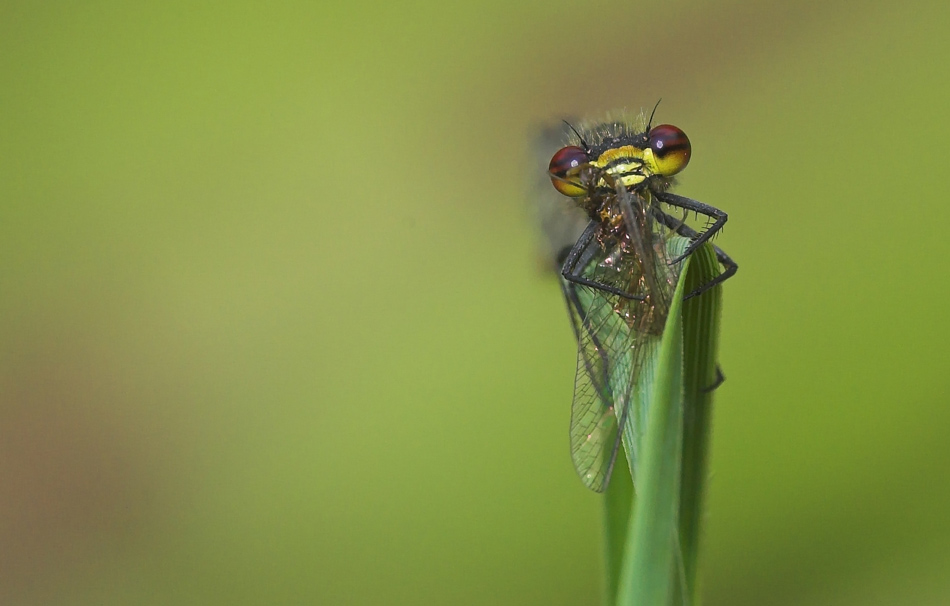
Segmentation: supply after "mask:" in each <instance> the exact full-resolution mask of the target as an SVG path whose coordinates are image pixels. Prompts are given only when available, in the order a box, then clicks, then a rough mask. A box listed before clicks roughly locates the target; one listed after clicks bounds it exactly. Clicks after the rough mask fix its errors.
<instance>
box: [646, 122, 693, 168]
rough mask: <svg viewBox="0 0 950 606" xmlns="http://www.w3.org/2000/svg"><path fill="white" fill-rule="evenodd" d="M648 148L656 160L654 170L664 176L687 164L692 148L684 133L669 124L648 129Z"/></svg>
mask: <svg viewBox="0 0 950 606" xmlns="http://www.w3.org/2000/svg"><path fill="white" fill-rule="evenodd" d="M649 146H650V149H652V150H653V158H654V159H655V161H656V171H657V173H659V174H660V175H663V176H664V177H670V176H672V175H675V174H676V173H678V172H680V171H681V170H683V169H684V168H686V165H687V164H689V156H690V153H691V151H692V148H691V147H690V144H689V139H687V138H686V133H684V132H683V131H681V130H680V129H678V128H676V127H675V126H672V125H670V124H661V125H659V126H655V127H653V129H652V130H650V141H649Z"/></svg>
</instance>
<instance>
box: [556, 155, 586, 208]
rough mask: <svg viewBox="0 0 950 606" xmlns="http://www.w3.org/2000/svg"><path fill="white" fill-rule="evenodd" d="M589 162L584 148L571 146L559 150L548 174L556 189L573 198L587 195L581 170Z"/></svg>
mask: <svg viewBox="0 0 950 606" xmlns="http://www.w3.org/2000/svg"><path fill="white" fill-rule="evenodd" d="M589 161H590V160H589V159H588V158H587V152H586V151H584V148H582V147H578V146H576V145H569V146H567V147H562V148H561V149H559V150H558V151H557V153H556V154H554V157H553V158H551V163H550V164H549V165H548V174H549V175H550V176H551V183H553V184H554V189H556V190H558V191H559V192H561V193H562V194H564V195H565V196H570V197H572V198H579V197H580V196H583V195H584V194H586V193H587V188H585V187H584V184H583V183H582V182H581V169H583V168H584V167H585V166H586V165H587V163H588V162H589Z"/></svg>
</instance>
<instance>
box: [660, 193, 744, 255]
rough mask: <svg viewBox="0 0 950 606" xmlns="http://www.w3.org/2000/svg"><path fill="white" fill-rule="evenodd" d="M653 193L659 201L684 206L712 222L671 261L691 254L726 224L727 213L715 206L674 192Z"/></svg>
mask: <svg viewBox="0 0 950 606" xmlns="http://www.w3.org/2000/svg"><path fill="white" fill-rule="evenodd" d="M654 195H655V196H656V198H657V200H659V201H660V202H663V203H665V204H669V205H670V206H677V207H679V208H685V209H686V210H691V211H694V212H697V213H699V214H701V215H705V216H707V217H709V218H710V219H713V224H712V225H710V226H709V228H708V229H707V230H706V231H704V232H702V233H701V234H698V235H697V236H696V238H695V239H694V240H693V241H692V242H691V243H690V245H689V247H688V248H687V249H686V252H684V253H683V254H681V255H680V256H678V257H676V258H675V259H673V263H678V262H679V261H682V260H683V259H685V258H686V257H688V256H689V255H690V254H692V252H693V251H694V250H696V249H697V248H699V247H700V246H702V245H703V243H704V242H705V241H706V240H708V239H710V238H712V237H713V236H714V235H716V232H717V231H719V230H720V229H722V226H723V225H725V224H726V220H727V219H729V215H727V214H726V213H724V212H723V211H721V210H719V209H718V208H716V207H715V206H710V205H708V204H703V203H702V202H699V201H698V200H693V199H692V198H686V197H683V196H677V195H676V194H671V193H667V192H660V193H656V194H654ZM694 233H695V232H694Z"/></svg>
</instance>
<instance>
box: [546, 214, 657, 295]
mask: <svg viewBox="0 0 950 606" xmlns="http://www.w3.org/2000/svg"><path fill="white" fill-rule="evenodd" d="M598 229H600V225H598V224H597V223H596V222H594V221H591V222H590V225H588V226H587V229H585V230H584V233H583V234H581V237H580V238H578V239H577V242H576V243H575V244H574V247H573V248H571V251H570V252H569V253H568V254H567V258H566V259H565V260H564V265H563V266H562V267H561V275H562V276H564V279H565V280H567V281H568V282H573V283H575V284H582V285H584V286H589V287H591V288H596V289H598V290H602V291H604V292H608V293H610V294H612V295H617V296H618V297H623V298H624V299H633V300H636V301H643V300H645V297H644V295H633V294H630V293H628V292H626V291H623V290H620V289H619V288H616V287H614V286H611V285H609V284H604V283H602V282H596V281H594V280H590V279H588V278H585V277H583V276H581V275H579V274H578V273H576V272H577V265H578V261H579V260H580V258H581V254H582V253H583V252H584V250H585V249H586V248H587V246H588V245H589V244H590V243H591V241H592V240H593V239H594V235H595V234H596V233H597V230H598Z"/></svg>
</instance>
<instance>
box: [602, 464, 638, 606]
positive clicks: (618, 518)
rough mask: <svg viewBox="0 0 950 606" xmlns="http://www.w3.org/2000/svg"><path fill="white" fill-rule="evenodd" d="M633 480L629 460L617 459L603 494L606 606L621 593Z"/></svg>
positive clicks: (610, 604) (612, 603) (611, 604)
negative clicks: (619, 591)
mask: <svg viewBox="0 0 950 606" xmlns="http://www.w3.org/2000/svg"><path fill="white" fill-rule="evenodd" d="M633 500H634V493H633V480H632V478H631V477H630V471H629V469H628V468H627V459H626V458H625V457H617V463H616V469H614V473H613V476H611V480H610V484H608V485H607V490H606V492H604V597H603V604H604V605H605V606H613V605H614V603H615V602H614V600H615V599H616V598H617V592H618V590H619V589H620V575H621V566H622V564H623V554H624V550H625V549H626V547H627V527H628V526H629V525H630V511H631V508H632V507H633Z"/></svg>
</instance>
